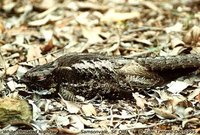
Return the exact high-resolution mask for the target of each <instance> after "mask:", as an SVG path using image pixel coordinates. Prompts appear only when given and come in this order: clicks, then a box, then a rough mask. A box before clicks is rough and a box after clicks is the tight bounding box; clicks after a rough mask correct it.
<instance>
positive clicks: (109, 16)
mask: <svg viewBox="0 0 200 135" xmlns="http://www.w3.org/2000/svg"><path fill="white" fill-rule="evenodd" d="M139 17H140V13H139V12H137V11H132V12H127V13H120V12H116V11H115V10H113V9H110V10H109V11H108V12H106V13H105V15H104V16H102V17H101V21H102V22H106V23H111V22H117V21H125V20H129V19H135V18H139Z"/></svg>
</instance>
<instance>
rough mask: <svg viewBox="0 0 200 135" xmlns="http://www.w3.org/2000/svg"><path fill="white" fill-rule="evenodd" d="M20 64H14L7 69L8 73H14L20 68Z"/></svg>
mask: <svg viewBox="0 0 200 135" xmlns="http://www.w3.org/2000/svg"><path fill="white" fill-rule="evenodd" d="M18 67H19V65H14V66H11V67H8V68H7V69H6V74H7V75H13V74H14V73H15V72H16V71H17V70H18Z"/></svg>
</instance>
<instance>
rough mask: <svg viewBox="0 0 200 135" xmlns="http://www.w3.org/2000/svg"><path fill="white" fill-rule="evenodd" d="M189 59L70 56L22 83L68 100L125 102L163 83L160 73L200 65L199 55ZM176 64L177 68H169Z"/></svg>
mask: <svg viewBox="0 0 200 135" xmlns="http://www.w3.org/2000/svg"><path fill="white" fill-rule="evenodd" d="M188 58H189V59H187V57H185V56H184V59H185V60H186V62H187V64H181V63H180V62H182V61H181V60H180V57H168V58H162V57H156V58H133V59H126V58H122V57H106V56H102V55H97V54H69V55H64V56H61V57H60V58H58V59H57V60H55V61H53V62H51V63H47V64H44V65H41V66H36V67H34V68H33V69H31V70H30V71H28V72H27V73H25V75H24V76H23V77H22V79H21V80H22V82H24V83H25V84H27V86H28V87H30V88H32V89H36V90H40V89H52V88H54V89H56V90H57V91H58V92H59V93H61V95H62V96H63V97H64V98H65V99H69V98H70V97H72V96H73V95H81V96H84V97H86V98H88V99H90V98H93V97H94V96H96V95H97V94H99V95H101V96H103V97H105V98H109V99H124V98H131V97H132V94H131V93H132V92H133V91H134V90H140V89H146V88H150V87H154V86H157V85H159V84H162V83H163V82H164V81H165V80H164V79H163V77H164V78H165V77H166V76H163V74H161V75H160V72H158V71H165V70H171V69H179V68H195V67H198V66H200V62H196V63H195V64H193V65H192V62H193V63H194V60H199V59H200V56H198V57H196V55H194V56H188ZM160 60H163V61H160ZM159 61H160V62H159ZM177 61H178V63H177ZM191 61H192V62H191ZM170 62H171V63H170ZM189 62H190V63H189ZM174 63H177V66H176V65H171V66H169V64H174ZM156 64H157V65H156ZM158 64H160V65H158ZM164 64H165V65H164ZM145 65H146V67H145ZM159 66H162V67H159ZM163 66H164V67H163ZM183 66H184V67H183ZM154 70H155V71H156V72H154ZM157 72H158V73H157Z"/></svg>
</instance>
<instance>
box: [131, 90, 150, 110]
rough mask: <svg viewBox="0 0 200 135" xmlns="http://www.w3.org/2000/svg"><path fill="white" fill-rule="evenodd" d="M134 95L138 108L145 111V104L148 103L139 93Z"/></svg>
mask: <svg viewBox="0 0 200 135" xmlns="http://www.w3.org/2000/svg"><path fill="white" fill-rule="evenodd" d="M132 95H133V97H134V98H135V100H136V104H137V106H139V107H140V108H141V109H144V108H145V104H146V103H147V101H146V100H145V99H144V97H141V95H140V94H139V93H133V94H132Z"/></svg>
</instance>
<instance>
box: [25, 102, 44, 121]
mask: <svg viewBox="0 0 200 135" xmlns="http://www.w3.org/2000/svg"><path fill="white" fill-rule="evenodd" d="M28 102H29V104H30V105H32V112H33V121H36V120H37V118H39V117H40V116H41V110H40V108H39V107H38V106H37V105H36V104H35V103H34V101H33V100H28Z"/></svg>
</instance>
